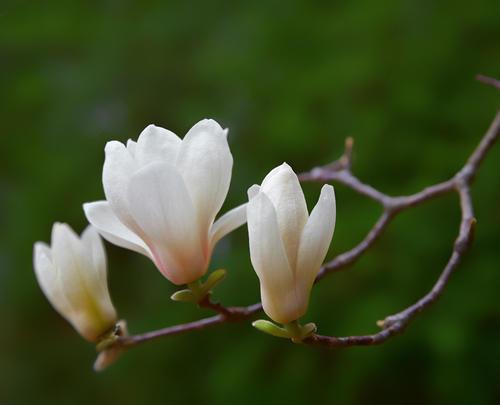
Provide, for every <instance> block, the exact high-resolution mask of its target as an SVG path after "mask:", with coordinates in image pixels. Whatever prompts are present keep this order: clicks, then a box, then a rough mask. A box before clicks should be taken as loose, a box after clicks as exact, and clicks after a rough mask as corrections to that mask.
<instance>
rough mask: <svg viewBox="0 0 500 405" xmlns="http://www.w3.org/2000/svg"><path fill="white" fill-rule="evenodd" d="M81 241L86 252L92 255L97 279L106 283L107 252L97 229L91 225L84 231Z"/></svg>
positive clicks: (101, 282)
mask: <svg viewBox="0 0 500 405" xmlns="http://www.w3.org/2000/svg"><path fill="white" fill-rule="evenodd" d="M81 241H82V243H83V246H84V250H85V253H86V254H89V255H90V257H89V258H90V260H91V261H92V270H95V275H96V277H97V280H98V281H99V282H100V284H101V285H105V284H106V276H107V274H106V273H107V270H106V269H107V263H106V252H105V251H104V245H103V243H102V239H101V237H100V236H99V234H98V233H97V231H96V229H95V228H94V227H93V226H91V225H89V226H87V228H85V230H84V231H83V233H82V236H81Z"/></svg>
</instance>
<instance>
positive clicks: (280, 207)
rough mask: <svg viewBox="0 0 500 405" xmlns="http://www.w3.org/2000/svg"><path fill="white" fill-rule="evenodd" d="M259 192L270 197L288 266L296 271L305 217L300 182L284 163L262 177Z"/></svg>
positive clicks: (305, 210) (304, 202)
mask: <svg viewBox="0 0 500 405" xmlns="http://www.w3.org/2000/svg"><path fill="white" fill-rule="evenodd" d="M260 191H261V192H263V193H265V194H266V195H267V196H268V197H269V199H270V200H271V202H272V203H273V205H274V207H275V209H276V214H277V218H278V226H279V229H280V234H281V238H282V239H283V244H284V246H285V250H286V253H287V257H288V261H289V263H290V267H291V268H292V269H295V266H296V261H297V251H298V247H299V240H300V234H301V233H302V229H304V226H305V224H306V222H307V218H308V213H307V205H306V200H305V198H304V193H303V192H302V188H301V187H300V183H299V179H298V178H297V175H296V174H295V173H294V172H293V170H292V169H291V167H290V166H288V165H287V164H286V163H283V164H282V165H281V166H278V167H277V168H275V169H273V170H272V171H271V172H270V173H269V174H268V175H267V176H266V177H265V179H264V181H263V182H262V186H261V188H260Z"/></svg>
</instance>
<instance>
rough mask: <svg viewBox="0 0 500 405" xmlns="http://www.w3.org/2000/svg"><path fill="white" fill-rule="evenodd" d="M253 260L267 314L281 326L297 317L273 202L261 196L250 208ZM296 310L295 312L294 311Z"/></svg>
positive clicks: (249, 223) (260, 194)
mask: <svg viewBox="0 0 500 405" xmlns="http://www.w3.org/2000/svg"><path fill="white" fill-rule="evenodd" d="M247 222H248V238H249V243H250V258H251V261H252V265H253V268H254V270H255V272H256V273H257V276H258V277H259V280H260V285H261V294H262V303H263V306H264V311H265V312H266V314H267V315H268V316H269V317H270V318H272V319H274V320H275V321H277V322H284V321H286V320H288V318H290V316H292V315H294V313H295V312H296V311H295V301H296V300H295V282H294V276H293V272H292V270H291V268H290V265H289V263H288V259H287V257H286V253H285V249H284V247H283V242H282V240H281V237H280V233H279V229H278V221H277V218H276V211H275V209H274V206H273V204H272V203H271V201H270V199H269V198H268V197H267V196H266V195H265V194H264V193H259V194H257V195H256V196H255V197H254V198H252V199H251V200H250V201H249V202H248V206H247ZM291 309H292V310H291Z"/></svg>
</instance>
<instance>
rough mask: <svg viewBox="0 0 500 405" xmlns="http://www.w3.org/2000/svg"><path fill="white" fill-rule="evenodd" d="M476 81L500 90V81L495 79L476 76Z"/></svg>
mask: <svg viewBox="0 0 500 405" xmlns="http://www.w3.org/2000/svg"><path fill="white" fill-rule="evenodd" d="M476 80H477V81H478V82H481V83H484V84H487V85H488V86H493V87H495V88H496V89H498V90H500V80H497V79H494V78H493V77H488V76H485V75H476Z"/></svg>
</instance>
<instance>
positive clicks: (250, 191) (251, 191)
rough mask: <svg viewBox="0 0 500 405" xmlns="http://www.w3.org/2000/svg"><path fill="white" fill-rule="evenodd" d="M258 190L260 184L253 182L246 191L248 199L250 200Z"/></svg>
mask: <svg viewBox="0 0 500 405" xmlns="http://www.w3.org/2000/svg"><path fill="white" fill-rule="evenodd" d="M259 192H260V186H259V185H258V184H254V185H253V186H251V187H250V188H249V189H248V191H247V195H248V199H249V200H251V199H252V198H254V197H255V196H256V195H257V194H259Z"/></svg>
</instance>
